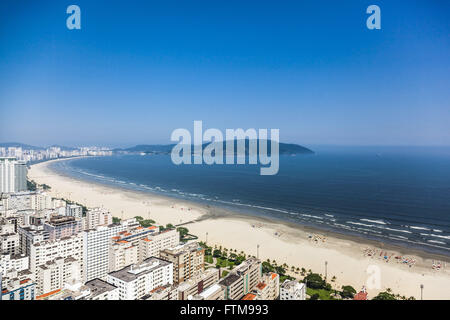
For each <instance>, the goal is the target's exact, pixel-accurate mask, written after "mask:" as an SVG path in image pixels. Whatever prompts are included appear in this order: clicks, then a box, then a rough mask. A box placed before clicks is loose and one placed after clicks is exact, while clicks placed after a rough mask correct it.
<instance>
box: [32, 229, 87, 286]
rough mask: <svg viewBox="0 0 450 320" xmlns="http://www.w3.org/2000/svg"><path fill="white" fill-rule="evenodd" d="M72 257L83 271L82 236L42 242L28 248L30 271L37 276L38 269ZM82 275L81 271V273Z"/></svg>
mask: <svg viewBox="0 0 450 320" xmlns="http://www.w3.org/2000/svg"><path fill="white" fill-rule="evenodd" d="M69 257H72V258H73V259H76V260H77V261H78V262H79V263H80V268H81V270H83V265H84V261H83V258H84V257H83V236H82V235H81V234H78V235H76V236H72V237H68V238H62V239H59V240H57V241H50V240H47V241H42V242H38V243H35V244H33V245H31V247H30V271H31V272H32V273H33V274H34V275H35V277H36V276H37V273H38V271H39V269H38V267H39V266H42V265H45V264H47V262H49V261H53V260H55V259H57V258H64V259H65V258H69ZM81 274H83V271H81Z"/></svg>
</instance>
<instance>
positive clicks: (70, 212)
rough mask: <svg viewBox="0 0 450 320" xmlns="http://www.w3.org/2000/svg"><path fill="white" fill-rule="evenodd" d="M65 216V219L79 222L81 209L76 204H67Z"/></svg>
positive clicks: (81, 214)
mask: <svg viewBox="0 0 450 320" xmlns="http://www.w3.org/2000/svg"><path fill="white" fill-rule="evenodd" d="M65 215H66V216H67V217H74V218H76V219H79V220H81V218H83V208H82V207H81V206H79V205H77V204H69V205H68V206H66V214H65Z"/></svg>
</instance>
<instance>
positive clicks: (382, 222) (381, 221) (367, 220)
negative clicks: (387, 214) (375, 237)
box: [359, 219, 387, 224]
mask: <svg viewBox="0 0 450 320" xmlns="http://www.w3.org/2000/svg"><path fill="white" fill-rule="evenodd" d="M359 220H360V221H365V222H371V223H378V224H387V223H386V222H384V221H383V220H371V219H359Z"/></svg>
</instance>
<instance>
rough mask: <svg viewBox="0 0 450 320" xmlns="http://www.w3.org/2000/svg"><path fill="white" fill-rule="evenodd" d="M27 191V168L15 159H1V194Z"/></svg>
mask: <svg viewBox="0 0 450 320" xmlns="http://www.w3.org/2000/svg"><path fill="white" fill-rule="evenodd" d="M26 190H27V166H26V163H25V162H23V161H17V160H16V158H15V157H2V158H0V193H3V192H4V193H12V192H20V191H26Z"/></svg>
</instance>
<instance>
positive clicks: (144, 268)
mask: <svg viewBox="0 0 450 320" xmlns="http://www.w3.org/2000/svg"><path fill="white" fill-rule="evenodd" d="M169 264H171V262H169V261H165V260H162V259H159V258H155V257H150V258H147V259H145V260H144V261H143V262H142V263H140V264H138V265H130V266H127V267H125V268H123V269H120V270H118V271H114V272H111V273H109V275H110V276H111V277H114V278H117V279H120V280H122V281H125V282H131V281H134V280H136V279H137V278H138V277H140V276H141V275H144V274H146V273H150V272H152V271H153V270H155V269H158V268H161V267H164V266H167V265H169Z"/></svg>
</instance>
